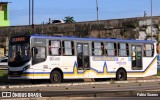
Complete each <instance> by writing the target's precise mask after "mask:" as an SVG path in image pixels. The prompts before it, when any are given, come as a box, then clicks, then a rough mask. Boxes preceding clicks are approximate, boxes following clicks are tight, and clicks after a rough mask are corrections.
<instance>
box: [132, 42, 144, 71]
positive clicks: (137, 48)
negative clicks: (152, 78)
mask: <svg viewBox="0 0 160 100" xmlns="http://www.w3.org/2000/svg"><path fill="white" fill-rule="evenodd" d="M132 69H133V70H141V69H142V46H141V45H132Z"/></svg>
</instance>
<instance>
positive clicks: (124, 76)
mask: <svg viewBox="0 0 160 100" xmlns="http://www.w3.org/2000/svg"><path fill="white" fill-rule="evenodd" d="M116 80H117V81H124V80H127V74H126V71H125V70H124V69H119V70H118V71H117V73H116Z"/></svg>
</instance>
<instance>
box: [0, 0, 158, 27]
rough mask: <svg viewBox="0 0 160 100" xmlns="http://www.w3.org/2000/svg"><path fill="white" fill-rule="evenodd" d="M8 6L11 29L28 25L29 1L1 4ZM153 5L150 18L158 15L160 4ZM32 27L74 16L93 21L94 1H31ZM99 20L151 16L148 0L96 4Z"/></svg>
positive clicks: (18, 0)
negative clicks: (32, 10) (33, 8)
mask: <svg viewBox="0 0 160 100" xmlns="http://www.w3.org/2000/svg"><path fill="white" fill-rule="evenodd" d="M1 1H3V2H6V1H7V2H12V3H9V12H10V15H9V19H10V22H11V25H12V26H14V25H28V24H29V21H28V19H29V16H28V15H29V13H28V12H29V11H28V9H29V0H1ZM152 1H153V16H159V15H160V0H152ZM34 2H35V12H34V14H35V17H34V19H35V20H34V22H35V24H41V23H42V22H45V23H46V22H47V21H48V19H49V18H51V19H52V20H54V19H64V17H66V16H73V17H74V20H75V21H76V22H81V21H93V20H96V19H97V18H96V0H34ZM98 6H99V20H106V19H119V18H131V17H142V16H143V15H144V11H146V13H147V15H148V16H150V13H151V10H150V0H98Z"/></svg>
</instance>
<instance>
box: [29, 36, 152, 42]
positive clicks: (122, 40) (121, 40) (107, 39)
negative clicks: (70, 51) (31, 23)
mask: <svg viewBox="0 0 160 100" xmlns="http://www.w3.org/2000/svg"><path fill="white" fill-rule="evenodd" d="M31 38H45V39H46V38H48V39H62V40H65V39H67V40H82V41H102V42H104V41H110V42H127V43H155V41H152V40H124V39H111V38H75V37H66V36H65V37H63V36H62V37H54V36H52V37H51V36H33V35H32V36H31Z"/></svg>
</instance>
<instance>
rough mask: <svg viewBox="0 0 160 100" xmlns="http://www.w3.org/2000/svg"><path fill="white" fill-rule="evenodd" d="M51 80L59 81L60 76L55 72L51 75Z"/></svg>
mask: <svg viewBox="0 0 160 100" xmlns="http://www.w3.org/2000/svg"><path fill="white" fill-rule="evenodd" d="M53 80H54V81H55V82H59V81H60V77H59V75H58V74H57V73H55V74H54V75H53Z"/></svg>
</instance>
